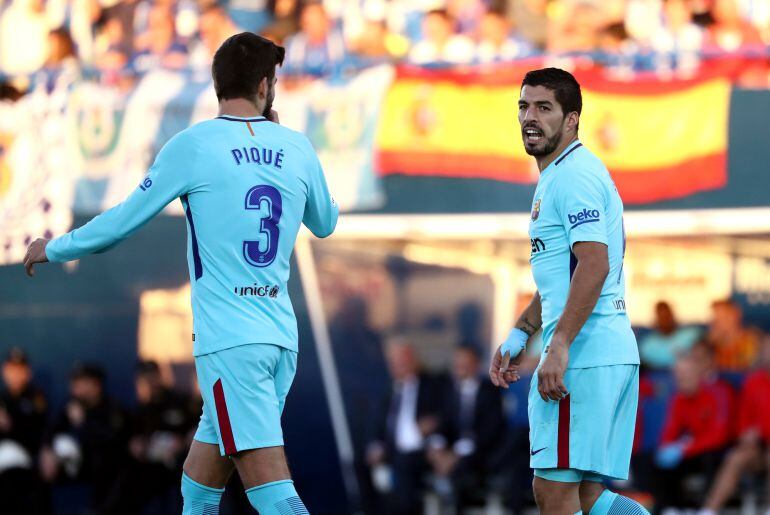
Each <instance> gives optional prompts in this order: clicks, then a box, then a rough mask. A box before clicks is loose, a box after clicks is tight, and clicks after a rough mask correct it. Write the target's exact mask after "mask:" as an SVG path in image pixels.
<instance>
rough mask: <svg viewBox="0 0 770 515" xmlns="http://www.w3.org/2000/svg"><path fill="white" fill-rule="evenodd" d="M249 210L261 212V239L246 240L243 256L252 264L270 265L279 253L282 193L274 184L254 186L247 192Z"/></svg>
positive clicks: (246, 205)
mask: <svg viewBox="0 0 770 515" xmlns="http://www.w3.org/2000/svg"><path fill="white" fill-rule="evenodd" d="M245 207H246V209H247V210H256V211H259V212H260V215H261V216H260V224H259V232H260V239H258V240H244V242H243V257H244V258H245V259H246V261H247V262H248V263H249V264H250V265H252V266H258V267H263V266H269V265H270V264H271V263H272V262H273V261H275V256H276V254H277V253H278V238H279V237H280V231H279V230H278V222H280V221H281V210H282V205H281V193H280V192H279V191H278V190H277V189H275V188H274V187H273V186H268V185H261V186H254V187H253V188H251V189H250V190H249V192H248V193H246V203H245Z"/></svg>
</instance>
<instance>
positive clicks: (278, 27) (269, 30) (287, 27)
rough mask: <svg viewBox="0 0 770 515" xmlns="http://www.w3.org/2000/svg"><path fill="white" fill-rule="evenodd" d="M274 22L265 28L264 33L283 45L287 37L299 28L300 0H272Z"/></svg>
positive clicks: (271, 7) (271, 8)
mask: <svg viewBox="0 0 770 515" xmlns="http://www.w3.org/2000/svg"><path fill="white" fill-rule="evenodd" d="M270 4H271V6H270V10H271V11H272V12H273V22H272V23H271V24H270V25H269V26H267V27H266V28H265V29H264V30H263V35H265V37H267V36H268V35H269V36H270V38H269V39H270V40H271V41H273V42H275V43H277V44H279V45H283V42H284V40H285V39H286V38H288V37H289V36H291V35H292V34H294V33H295V32H297V31H298V30H299V0H271V2H270Z"/></svg>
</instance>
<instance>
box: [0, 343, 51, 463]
mask: <svg viewBox="0 0 770 515" xmlns="http://www.w3.org/2000/svg"><path fill="white" fill-rule="evenodd" d="M2 377H3V392H2V394H0V440H5V439H8V440H13V441H15V442H18V443H19V444H20V445H21V446H22V447H24V449H25V450H26V451H27V452H28V453H29V455H30V457H31V458H33V459H34V458H35V457H36V456H37V454H38V452H39V451H40V445H41V443H42V437H43V431H44V430H45V424H46V417H47V412H48V403H47V401H46V398H45V395H43V393H42V392H41V391H40V390H39V389H38V388H37V387H36V386H35V385H34V384H33V382H32V368H31V367H30V365H29V360H28V359H27V355H26V354H25V353H24V351H23V350H21V349H20V348H18V347H13V348H12V349H11V350H10V352H9V353H8V355H7V356H6V358H5V360H4V361H3V367H2Z"/></svg>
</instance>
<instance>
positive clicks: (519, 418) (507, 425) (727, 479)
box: [332, 299, 770, 515]
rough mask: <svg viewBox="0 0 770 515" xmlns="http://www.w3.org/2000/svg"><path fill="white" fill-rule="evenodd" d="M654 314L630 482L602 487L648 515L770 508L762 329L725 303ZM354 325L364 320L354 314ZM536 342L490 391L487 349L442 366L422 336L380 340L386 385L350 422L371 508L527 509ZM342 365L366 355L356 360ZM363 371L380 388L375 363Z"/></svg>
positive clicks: (768, 365) (351, 335)
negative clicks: (510, 375) (512, 380)
mask: <svg viewBox="0 0 770 515" xmlns="http://www.w3.org/2000/svg"><path fill="white" fill-rule="evenodd" d="M655 312H656V322H655V325H654V327H653V328H651V329H639V330H638V337H639V338H638V341H639V349H640V354H641V361H642V374H641V381H640V396H639V410H638V420H637V433H636V437H635V443H634V455H633V458H632V470H631V476H630V478H629V480H628V481H623V482H620V481H619V482H615V483H613V484H611V485H610V486H611V487H612V488H613V489H615V490H622V491H624V492H625V494H626V495H629V496H631V497H635V498H636V499H638V500H639V501H640V502H642V503H643V504H645V505H647V506H648V507H649V508H650V509H651V511H653V512H654V513H661V512H663V511H665V510H666V509H688V510H702V511H699V513H700V514H701V515H711V514H715V513H719V512H720V510H722V509H723V508H726V507H730V506H733V507H736V506H743V507H744V508H747V507H746V504H745V503H747V502H749V501H748V500H747V499H749V498H752V499H755V500H756V499H757V498H759V499H762V501H764V502H767V504H768V506H770V499H767V500H765V499H764V497H763V496H764V495H766V494H767V493H770V486H769V485H768V481H770V474H769V473H768V472H770V453H768V451H767V449H768V444H770V335H764V334H763V333H762V332H761V331H760V330H759V329H756V328H752V327H747V326H746V325H745V323H744V322H743V317H742V310H741V307H740V305H739V304H737V303H736V302H734V301H733V300H729V299H725V300H720V301H717V302H714V303H713V305H712V313H711V317H710V321H709V323H708V324H707V325H706V326H683V325H680V324H679V323H678V322H677V320H676V317H675V315H674V312H673V309H672V308H671V306H670V305H669V304H668V303H666V302H660V303H658V304H657V306H656V307H655ZM355 319H356V320H359V321H361V320H365V319H366V317H365V316H363V313H362V312H360V311H359V312H358V315H357V317H356V318H355ZM351 320H353V319H352V318H351ZM360 323H361V322H359V324H360ZM354 325H355V324H354ZM332 327H335V325H334V324H333V325H332ZM356 335H357V336H356ZM343 337H347V338H348V339H349V340H350V341H356V345H355V346H356V347H358V346H359V345H360V346H361V347H362V348H367V347H369V348H371V347H372V344H373V343H376V341H375V340H376V338H375V337H374V336H373V333H372V332H371V331H368V330H366V329H358V330H351V329H347V330H346V331H339V330H338V331H337V332H336V333H334V332H333V339H335V341H337V340H339V339H340V338H343ZM373 339H374V340H373ZM533 339H534V340H535V341H533V342H530V346H531V347H532V349H530V351H529V352H528V355H527V356H526V357H525V359H524V361H523V364H522V367H523V370H524V375H523V380H522V381H520V382H519V383H516V384H515V385H513V386H512V388H511V389H510V390H499V389H496V388H494V387H493V386H492V384H491V382H490V381H489V379H488V377H487V372H486V370H487V366H488V361H487V359H488V358H487V357H486V356H485V354H486V353H485V352H483V351H482V350H480V348H479V347H478V346H476V345H474V344H472V343H470V342H468V341H466V342H465V343H463V344H461V345H458V346H457V347H456V348H455V350H454V351H453V357H452V362H451V363H452V364H451V366H450V367H449V370H448V371H444V370H440V369H439V370H436V369H435V367H430V366H424V365H425V364H428V365H429V363H427V362H423V363H422V364H421V360H420V359H419V357H418V356H419V355H420V354H421V353H420V347H419V345H416V344H417V343H418V342H414V343H415V345H412V342H409V341H407V340H405V339H403V338H396V339H391V340H388V341H386V342H385V343H384V344H380V345H379V347H381V348H383V349H384V355H383V359H384V363H385V367H384V368H386V369H387V370H388V371H389V379H388V380H387V383H388V385H387V387H385V388H384V389H383V390H382V392H383V393H382V395H381V396H380V397H381V400H380V403H379V404H376V403H374V404H372V405H373V406H378V407H377V408H374V409H370V410H369V411H362V412H360V413H359V414H358V415H359V416H360V417H364V418H365V419H366V420H367V421H368V427H369V430H368V431H367V432H366V433H365V434H366V435H367V437H366V438H365V439H359V442H358V454H359V456H360V460H359V463H358V470H359V482H360V484H361V485H362V490H363V492H364V497H365V500H366V510H365V511H366V513H374V514H382V515H385V514H388V515H390V514H396V515H399V514H419V513H423V510H424V506H425V505H426V499H427V500H430V499H433V501H432V502H433V503H434V506H436V503H437V505H438V506H440V507H441V509H440V513H466V510H467V509H468V508H472V507H483V506H487V507H489V506H497V507H498V508H500V507H505V508H507V509H508V510H510V511H512V512H513V513H521V512H522V511H523V510H525V509H527V508H528V507H532V506H533V499H532V497H531V495H530V493H529V492H530V485H531V471H530V469H529V451H530V449H529V444H528V423H527V414H526V405H527V392H528V389H529V379H530V378H531V377H532V374H533V372H534V369H535V367H536V366H537V363H538V361H539V354H538V349H539V344H538V342H537V340H538V339H539V338H538V335H536V336H535V337H533ZM367 342H368V343H367ZM346 348H347V349H352V346H346ZM338 352H339V351H338ZM361 352H363V351H361ZM422 355H423V356H424V355H425V353H424V352H422ZM347 359H348V360H351V361H352V360H355V361H356V362H357V363H359V364H360V363H363V362H364V361H365V358H364V356H363V354H360V355H358V356H356V357H355V358H353V357H348V358H347ZM343 366H344V365H343ZM359 366H360V365H359ZM364 373H366V374H367V376H368V378H369V381H370V382H372V381H375V378H376V377H377V373H376V370H375V369H374V368H373V369H372V370H369V371H367V372H364ZM344 381H345V379H344V378H343V387H344V386H345V384H344ZM348 386H349V387H350V386H351V385H348ZM357 390H359V391H360V390H362V388H361V387H359V388H358V389H357ZM351 398H354V396H352V395H351ZM359 426H360V424H359ZM353 427H356V423H355V422H353ZM747 493H748V494H750V495H749V496H748V497H747ZM752 496H753V497H752ZM754 508H756V506H754ZM747 509H751V508H747Z"/></svg>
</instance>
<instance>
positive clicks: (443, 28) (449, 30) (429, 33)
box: [409, 9, 475, 64]
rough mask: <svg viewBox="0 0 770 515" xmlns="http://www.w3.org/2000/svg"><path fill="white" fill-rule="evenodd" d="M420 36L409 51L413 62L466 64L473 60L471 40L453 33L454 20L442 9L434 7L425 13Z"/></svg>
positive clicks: (473, 48) (473, 50) (473, 47)
mask: <svg viewBox="0 0 770 515" xmlns="http://www.w3.org/2000/svg"><path fill="white" fill-rule="evenodd" d="M422 36H423V39H422V40H421V41H419V42H417V43H416V44H415V45H414V46H413V47H412V50H411V51H410V52H409V60H410V61H411V62H413V63H415V64H431V63H444V64H467V63H470V62H472V61H473V58H474V52H475V46H474V44H473V40H471V39H470V38H469V37H467V36H463V35H460V34H455V31H454V20H452V18H451V17H450V16H449V13H447V11H446V10H444V9H436V10H433V11H430V12H428V13H427V14H426V15H425V17H424V18H423V21H422Z"/></svg>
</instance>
